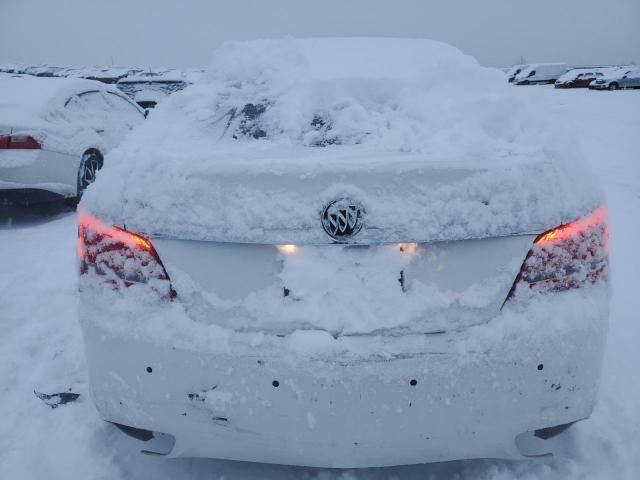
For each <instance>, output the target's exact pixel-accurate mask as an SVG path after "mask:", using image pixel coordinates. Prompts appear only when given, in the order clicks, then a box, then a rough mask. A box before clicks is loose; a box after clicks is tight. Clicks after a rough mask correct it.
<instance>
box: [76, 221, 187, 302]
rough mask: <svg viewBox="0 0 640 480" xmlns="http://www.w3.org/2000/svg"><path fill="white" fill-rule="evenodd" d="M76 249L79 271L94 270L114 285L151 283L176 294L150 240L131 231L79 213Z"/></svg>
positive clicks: (93, 271) (173, 294)
mask: <svg viewBox="0 0 640 480" xmlns="http://www.w3.org/2000/svg"><path fill="white" fill-rule="evenodd" d="M77 253H78V257H79V259H80V275H87V274H89V273H95V274H97V275H100V276H102V277H104V279H105V280H106V281H107V282H108V283H111V284H113V285H115V286H117V285H120V284H123V285H124V286H126V287H129V286H131V285H133V284H135V283H150V282H152V281H153V283H154V288H155V289H156V290H158V291H160V293H162V295H163V296H164V295H166V296H168V297H170V298H174V297H175V296H176V293H175V290H173V287H172V286H171V283H170V279H169V275H168V274H167V271H166V270H165V268H164V265H163V264H162V261H161V260H160V257H159V256H158V253H157V252H156V250H155V248H154V247H153V245H152V243H151V242H150V241H149V240H148V239H146V238H145V237H143V236H142V235H139V234H137V233H134V232H130V231H128V230H125V229H123V228H120V227H117V226H112V225H108V224H106V223H104V222H102V221H100V220H99V219H97V218H96V217H93V216H91V215H88V214H86V213H84V212H81V213H79V214H78V243H77Z"/></svg>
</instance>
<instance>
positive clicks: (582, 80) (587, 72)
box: [555, 67, 614, 88]
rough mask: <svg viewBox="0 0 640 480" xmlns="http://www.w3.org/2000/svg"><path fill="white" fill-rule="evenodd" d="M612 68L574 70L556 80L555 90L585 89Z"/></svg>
mask: <svg viewBox="0 0 640 480" xmlns="http://www.w3.org/2000/svg"><path fill="white" fill-rule="evenodd" d="M613 70H614V68H611V67H609V68H574V69H573V70H570V71H568V72H567V73H565V74H564V75H562V76H561V77H560V78H558V80H556V83H555V87H556V88H586V87H588V86H589V85H590V84H591V82H593V81H594V80H597V79H599V78H602V77H603V76H604V75H605V74H607V73H610V72H611V71H613Z"/></svg>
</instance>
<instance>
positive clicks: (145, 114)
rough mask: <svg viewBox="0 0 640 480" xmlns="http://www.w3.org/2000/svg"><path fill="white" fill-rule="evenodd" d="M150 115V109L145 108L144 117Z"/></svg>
mask: <svg viewBox="0 0 640 480" xmlns="http://www.w3.org/2000/svg"><path fill="white" fill-rule="evenodd" d="M148 116H149V110H145V111H144V118H147V117H148Z"/></svg>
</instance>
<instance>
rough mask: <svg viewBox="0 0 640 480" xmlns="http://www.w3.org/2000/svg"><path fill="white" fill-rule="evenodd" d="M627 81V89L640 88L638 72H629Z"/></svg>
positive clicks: (639, 74)
mask: <svg viewBox="0 0 640 480" xmlns="http://www.w3.org/2000/svg"><path fill="white" fill-rule="evenodd" d="M627 80H628V82H629V84H628V85H627V86H628V87H629V88H640V71H635V72H631V73H630V74H629V76H628V78H627Z"/></svg>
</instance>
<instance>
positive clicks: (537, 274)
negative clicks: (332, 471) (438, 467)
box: [78, 38, 609, 467]
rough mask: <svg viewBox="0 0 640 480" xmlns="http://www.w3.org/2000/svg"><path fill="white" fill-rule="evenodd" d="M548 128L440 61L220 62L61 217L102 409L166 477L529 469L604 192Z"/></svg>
mask: <svg viewBox="0 0 640 480" xmlns="http://www.w3.org/2000/svg"><path fill="white" fill-rule="evenodd" d="M548 123H549V122H548V120H547V119H545V117H544V115H543V112H540V111H539V110H536V108H535V105H527V104H526V103H524V101H523V100H522V99H521V97H520V96H519V95H517V94H515V93H513V89H510V88H509V87H508V85H507V84H506V83H505V82H504V76H503V75H502V74H501V73H500V72H498V71H496V70H493V69H488V68H483V67H481V66H480V65H478V63H477V62H476V61H475V60H474V59H472V58H471V57H468V56H465V55H463V54H462V53H461V52H460V51H458V50H457V49H455V48H453V47H450V46H448V45H444V44H441V43H438V42H430V41H418V40H407V39H403V40H401V39H370V38H369V39H367V38H355V39H354V38H352V39H308V40H295V39H291V38H288V39H284V40H281V41H264V42H248V43H229V44H227V45H225V46H224V47H222V48H221V49H220V50H219V51H218V52H217V53H216V55H215V60H214V64H213V65H212V66H211V69H210V73H209V74H208V78H207V79H204V81H203V83H202V84H200V85H194V86H189V87H187V88H186V89H184V90H183V91H181V92H178V93H175V94H173V95H171V96H170V97H168V98H167V99H166V100H165V101H163V102H162V103H161V104H159V105H158V107H157V108H156V110H155V111H154V114H153V116H152V117H150V118H149V119H148V120H147V121H146V122H145V123H144V124H143V125H141V126H140V127H138V128H137V129H136V131H135V132H133V133H132V135H130V136H129V137H127V139H126V140H125V141H124V142H123V143H122V145H120V146H119V147H118V148H117V149H115V150H114V151H113V152H111V154H110V155H109V156H108V157H107V161H106V163H105V168H104V170H103V171H102V172H101V179H100V181H99V182H97V183H96V184H95V185H93V186H92V188H90V189H89V190H88V191H87V193H86V195H85V196H84V197H83V198H82V201H81V203H80V210H81V213H80V215H79V229H78V230H79V239H78V254H79V256H80V282H79V287H80V320H81V324H82V328H83V334H84V339H85V347H86V356H87V361H88V366H89V374H90V383H91V391H92V396H93V399H94V401H95V404H96V406H97V408H98V410H99V412H100V414H101V415H102V417H103V418H104V419H105V420H107V421H109V422H112V423H114V424H116V425H118V426H119V427H120V428H121V429H122V430H123V431H124V432H126V433H128V434H129V435H131V436H133V437H135V438H137V439H139V440H141V441H142V442H143V443H142V446H141V448H142V449H143V450H145V451H147V452H153V453H156V454H164V455H169V456H172V457H177V456H187V457H189V456H191V457H214V458H224V459H234V460H248V461H256V462H271V463H280V464H295V465H310V466H322V467H371V466H384V465H398V464H412V463H422V462H433V461H445V460H452V459H463V458H508V459H525V458H531V457H532V456H539V455H542V454H546V453H548V452H549V451H551V450H552V447H551V446H550V445H549V443H548V442H547V440H548V439H550V438H551V437H554V436H556V435H558V434H560V433H561V432H562V431H564V430H565V429H566V428H568V427H569V426H570V425H571V424H572V423H574V422H576V421H578V420H582V419H585V418H587V417H589V415H590V413H591V411H592V409H593V406H594V402H595V399H596V394H597V386H598V378H599V375H600V366H601V361H602V353H603V348H604V342H605V333H606V325H607V315H608V312H607V308H608V300H609V295H608V252H607V235H608V229H607V215H606V210H605V208H604V207H603V206H602V195H601V194H600V191H599V189H598V188H597V185H596V184H595V183H594V182H593V179H592V178H591V177H590V176H589V175H588V173H587V172H586V171H585V170H586V166H585V165H584V164H583V163H582V161H581V159H582V156H581V155H580V152H578V151H575V147H574V145H575V142H572V141H571V139H568V138H567V136H566V135H565V134H563V133H562V132H558V131H557V130H556V129H557V127H556V126H554V125H548Z"/></svg>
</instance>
